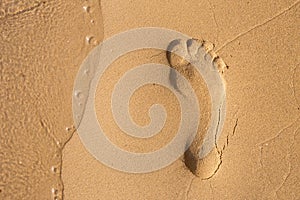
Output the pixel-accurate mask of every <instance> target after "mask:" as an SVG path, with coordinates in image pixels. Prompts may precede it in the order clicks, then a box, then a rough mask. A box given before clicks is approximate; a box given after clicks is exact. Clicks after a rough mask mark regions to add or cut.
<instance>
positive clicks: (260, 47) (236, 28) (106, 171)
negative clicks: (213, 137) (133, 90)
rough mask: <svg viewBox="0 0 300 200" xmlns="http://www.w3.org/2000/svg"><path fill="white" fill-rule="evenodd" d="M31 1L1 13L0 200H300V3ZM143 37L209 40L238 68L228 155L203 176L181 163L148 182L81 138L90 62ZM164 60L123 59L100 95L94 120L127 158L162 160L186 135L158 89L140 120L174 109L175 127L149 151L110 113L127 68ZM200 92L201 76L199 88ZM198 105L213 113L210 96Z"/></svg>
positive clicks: (226, 131)
mask: <svg viewBox="0 0 300 200" xmlns="http://www.w3.org/2000/svg"><path fill="white" fill-rule="evenodd" d="M26 2H28V3H25V1H20V2H16V3H10V2H6V1H2V2H1V3H0V32H1V34H0V47H1V48H0V50H1V51H0V69H1V76H0V77H1V79H0V82H1V88H0V90H1V92H0V94H1V98H0V105H1V109H2V110H3V111H1V112H0V137H1V140H0V144H1V145H0V199H5V200H6V199H62V198H63V199H66V200H68V199H70V200H76V199H87V200H89V199H90V200H95V199H101V200H102V199H105V200H106V199H114V200H115V199H147V200H148V199H172V200H173V199H297V198H299V196H300V191H299V189H298V188H299V187H300V186H299V180H300V174H299V163H300V157H299V152H300V149H299V147H298V146H297V142H299V140H300V138H299V133H300V129H299V124H300V68H299V63H300V57H299V52H300V45H299V42H298V41H299V40H300V38H299V31H298V27H299V20H297V19H298V18H299V9H300V7H299V3H297V2H294V1H287V0H285V1H283V0H281V1H243V2H223V1H218V0H208V1H194V0H193V1H188V2H187V1H186V2H184V1H177V0H176V1H172V2H171V1H170V2H166V3H162V2H161V1H156V0H154V1H142V2H141V1H126V2H124V1H116V0H110V1H104V0H102V1H101V3H99V2H98V1H69V2H63V1H56V2H54V1H40V2H39V3H38V2H36V1H26ZM146 26H155V27H165V28H169V29H174V30H177V31H180V32H182V33H185V34H187V35H189V36H191V37H193V38H202V39H205V40H207V41H210V42H212V43H213V44H214V45H215V48H214V50H215V52H216V53H217V54H218V55H219V56H220V57H221V58H222V59H223V60H224V61H225V62H226V64H227V65H228V66H229V68H228V69H226V70H225V71H224V74H222V77H223V78H224V80H225V82H226V109H227V110H226V120H225V123H224V127H223V130H222V134H221V138H220V140H219V141H218V147H219V152H212V153H211V155H210V156H209V157H208V159H207V160H204V161H203V162H202V163H197V166H198V168H197V172H196V173H195V172H194V173H192V172H191V170H190V168H188V167H187V166H186V163H185V161H184V156H182V157H181V158H179V159H178V160H177V161H176V162H174V163H173V164H172V165H170V166H167V167H165V168H163V169H161V170H159V171H155V172H151V173H146V174H130V173H124V172H120V171H117V170H114V169H111V168H109V167H107V166H105V165H103V164H101V163H100V162H98V161H97V160H96V159H95V158H94V157H93V156H92V155H91V154H90V153H89V152H88V151H87V150H86V148H85V147H84V146H83V144H82V143H81V141H80V139H79V136H78V133H77V132H76V131H75V130H74V123H73V118H72V89H73V83H74V80H75V77H76V74H77V71H78V69H79V67H80V65H81V63H82V61H83V60H84V58H85V57H86V56H87V54H88V53H89V52H90V51H91V50H92V49H93V48H94V47H95V46H96V45H97V44H98V43H99V42H100V41H102V40H103V39H106V38H109V37H110V36H112V35H114V34H117V33H120V32H122V31H125V30H129V29H131V28H138V27H146ZM157 53H159V52H157V51H154V50H153V51H152V50H150V51H140V52H134V53H132V54H130V55H127V56H126V57H124V58H121V59H120V60H118V61H117V62H115V63H114V64H113V65H112V66H111V70H110V71H108V72H107V74H106V76H104V77H105V78H104V79H103V80H102V81H103V82H102V83H103V84H99V85H101V86H102V87H98V88H97V95H96V111H97V116H98V118H99V119H100V120H101V122H102V121H103V124H104V128H105V129H107V130H108V131H107V132H108V136H109V138H110V139H111V140H112V141H113V142H114V143H115V144H117V145H119V146H120V147H122V148H124V149H126V150H128V151H135V152H147V151H151V150H155V149H158V148H160V147H161V146H163V145H164V144H165V143H166V142H168V141H169V140H170V139H171V138H172V136H173V135H174V133H173V134H170V133H171V132H172V130H174V129H176V127H177V126H178V108H177V106H176V105H177V103H176V99H175V98H174V96H172V94H171V93H168V92H167V91H166V89H165V88H162V87H160V86H157V85H154V86H153V85H148V86H145V87H143V88H142V89H141V90H139V91H138V93H137V94H136V95H135V96H133V100H132V103H131V105H130V110H131V112H132V113H131V114H132V116H133V118H134V120H136V121H137V123H139V124H146V123H148V122H149V118H148V117H147V115H146V114H140V113H146V112H147V110H148V107H149V105H151V104H152V103H154V102H161V103H162V104H164V105H166V110H167V113H168V117H169V116H170V117H169V118H168V121H167V124H166V127H164V129H163V131H162V132H161V133H160V134H159V135H157V136H156V137H154V138H152V140H146V141H142V140H137V139H132V138H129V137H128V136H126V135H124V134H122V132H121V131H120V130H118V128H117V127H116V126H115V124H114V122H113V121H112V118H111V114H110V111H109V109H108V107H107V106H106V105H107V104H108V103H109V98H108V94H109V92H110V91H111V89H112V85H111V84H112V83H113V82H114V81H116V80H117V79H118V77H119V76H121V73H122V72H124V71H126V69H130V68H131V67H133V66H135V65H138V64H141V63H145V62H149V61H151V62H159V63H163V64H167V60H166V58H165V56H164V54H158V56H154V57H153V55H157ZM119 66H124V67H122V68H120V67H119ZM117 68H120V69H121V70H120V71H116V70H114V69H117ZM122 70H123V71H122ZM201 83H203V81H202V80H201V78H200V77H199V76H197V78H196V79H195V80H194V83H193V84H195V86H197V85H201ZM204 90H205V85H203V87H202V89H199V91H198V93H197V94H200V93H201V92H200V91H204ZM154 92H155V95H153V93H154ZM201 94H202V93H201ZM198 96H199V98H202V99H204V101H200V102H204V104H205V105H206V106H203V109H204V111H205V109H207V110H209V109H208V108H209V102H206V98H205V95H204V94H202V95H198ZM102 97H104V98H102ZM136 102H143V104H142V105H143V106H140V104H137V103H136ZM204 113H205V112H204ZM206 117H207V116H206ZM204 119H207V118H205V115H204ZM201 128H204V129H205V120H204V125H203V126H201V127H200V129H201ZM200 132H201V131H200ZM196 175H197V176H196Z"/></svg>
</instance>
